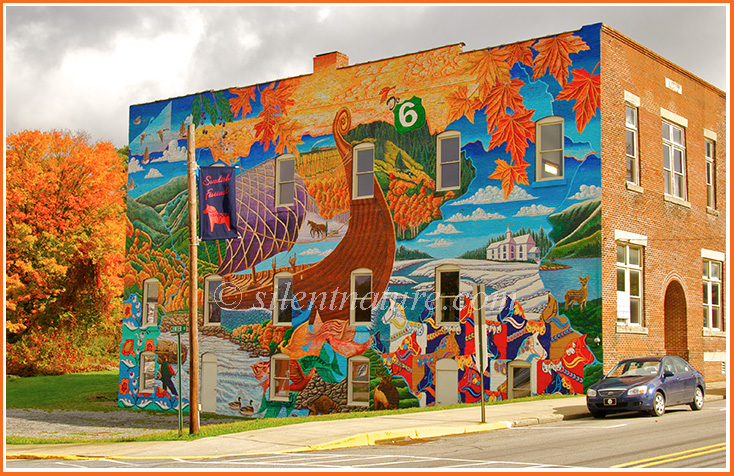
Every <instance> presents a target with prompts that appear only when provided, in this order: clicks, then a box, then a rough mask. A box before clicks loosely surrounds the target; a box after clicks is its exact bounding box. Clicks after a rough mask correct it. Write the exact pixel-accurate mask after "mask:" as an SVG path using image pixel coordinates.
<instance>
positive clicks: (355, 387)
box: [347, 356, 370, 407]
mask: <svg viewBox="0 0 734 476" xmlns="http://www.w3.org/2000/svg"><path fill="white" fill-rule="evenodd" d="M348 378H349V382H348V384H349V385H348V386H347V404H348V405H357V406H361V407H367V406H369V405H370V360H369V359H368V358H367V357H362V356H356V357H352V358H350V359H349V375H348Z"/></svg>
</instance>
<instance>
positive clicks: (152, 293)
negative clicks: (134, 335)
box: [140, 278, 158, 327]
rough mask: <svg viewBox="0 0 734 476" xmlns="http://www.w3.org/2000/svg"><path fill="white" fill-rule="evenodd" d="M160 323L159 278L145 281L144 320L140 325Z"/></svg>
mask: <svg viewBox="0 0 734 476" xmlns="http://www.w3.org/2000/svg"><path fill="white" fill-rule="evenodd" d="M155 325H158V280H157V279H155V278H150V279H146V280H145V281H143V322H142V324H141V326H140V327H150V326H155Z"/></svg>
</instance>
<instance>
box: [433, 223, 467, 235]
mask: <svg viewBox="0 0 734 476" xmlns="http://www.w3.org/2000/svg"><path fill="white" fill-rule="evenodd" d="M453 233H461V232H460V231H459V230H457V229H456V228H455V227H454V225H444V224H443V223H439V224H438V227H437V228H436V231H432V232H431V233H426V235H450V234H453Z"/></svg>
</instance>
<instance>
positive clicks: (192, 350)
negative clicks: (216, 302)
mask: <svg viewBox="0 0 734 476" xmlns="http://www.w3.org/2000/svg"><path fill="white" fill-rule="evenodd" d="M194 134H195V126H194V124H193V123H192V124H189V129H188V132H187V134H186V146H187V147H186V157H187V163H188V173H189V175H188V178H189V434H191V435H198V434H199V327H198V325H199V323H198V310H199V302H198V298H199V296H198V292H199V283H198V279H199V271H198V269H197V268H198V266H197V261H198V256H197V252H198V245H199V235H198V233H197V232H196V216H197V210H196V141H195V138H194Z"/></svg>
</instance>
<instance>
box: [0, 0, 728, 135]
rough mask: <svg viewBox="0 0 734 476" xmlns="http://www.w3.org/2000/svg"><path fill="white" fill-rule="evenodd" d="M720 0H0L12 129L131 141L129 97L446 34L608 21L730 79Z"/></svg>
mask: <svg viewBox="0 0 734 476" xmlns="http://www.w3.org/2000/svg"><path fill="white" fill-rule="evenodd" d="M727 18H728V15H727V10H726V7H725V6H710V5H709V6H706V5H691V6H671V5H652V6H636V5H608V6H593V5H587V6H576V5H574V6H553V5H549V6H537V5H533V6H529V5H519V6H496V5H487V6H474V5H472V6H418V5H415V6H414V5H407V6H394V5H354V6H353V5H329V4H323V5H306V6H303V5H300V6H299V5H278V6H252V5H216V6H210V5H193V6H192V5H171V6H148V5H129V6H128V5H120V6H107V5H99V6H88V5H80V6H7V7H5V20H6V38H5V52H4V53H5V54H4V56H5V61H6V69H5V87H6V103H5V107H6V132H8V133H13V132H18V131H20V130H23V129H41V130H49V129H71V130H85V131H87V132H89V133H90V134H91V136H92V138H94V139H97V140H110V141H112V142H113V143H114V144H115V145H116V146H118V147H119V146H122V145H124V144H126V143H127V127H128V126H127V122H128V108H129V106H130V105H131V104H139V103H145V102H151V101H155V100H159V99H165V98H169V97H175V96H181V95H186V94H191V93H195V92H198V91H203V90H209V89H214V90H217V89H223V88H228V87H233V86H245V85H249V84H255V83H262V82H267V81H272V80H275V79H280V78H284V77H291V76H298V75H302V74H308V73H310V72H311V69H312V58H313V57H314V56H315V55H318V54H321V53H326V52H330V51H341V52H343V53H345V54H347V55H348V56H349V58H350V63H351V64H356V63H364V62H368V61H374V60H378V59H381V58H389V57H392V56H400V55H403V54H407V53H412V52H416V51H422V50H427V49H431V48H435V47H439V46H444V45H448V44H455V43H462V42H463V43H464V44H465V47H464V50H465V51H470V50H474V49H479V48H484V47H490V46H497V45H501V44H506V43H512V42H515V41H521V40H526V39H531V38H536V37H540V36H545V35H549V34H554V33H560V32H563V31H570V30H575V29H578V28H580V27H581V26H583V25H586V24H590V23H597V22H604V23H606V24H607V25H609V26H610V27H612V28H614V29H616V30H618V31H620V32H621V33H623V34H624V35H627V36H629V37H630V38H632V39H633V40H635V41H637V42H638V43H641V44H642V45H644V46H646V47H648V48H649V49H651V50H653V51H654V52H656V53H658V54H660V55H661V56H663V57H665V58H667V59H669V60H670V61H673V62H674V63H676V64H678V65H680V66H681V67H683V68H685V69H687V70H689V71H691V72H692V73H694V74H696V75H697V76H699V77H701V78H702V79H704V80H705V81H708V82H710V83H712V84H713V85H715V86H717V87H719V88H722V89H726V88H727V84H726V32H727V26H728V25H727Z"/></svg>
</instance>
